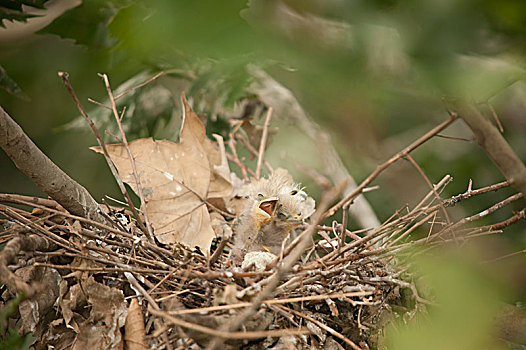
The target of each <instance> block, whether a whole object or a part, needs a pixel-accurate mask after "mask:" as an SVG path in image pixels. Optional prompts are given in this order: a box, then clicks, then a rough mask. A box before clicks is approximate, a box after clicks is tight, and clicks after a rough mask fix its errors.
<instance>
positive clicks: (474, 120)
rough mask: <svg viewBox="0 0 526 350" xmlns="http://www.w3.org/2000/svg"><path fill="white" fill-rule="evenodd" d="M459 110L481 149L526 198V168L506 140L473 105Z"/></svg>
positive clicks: (462, 106) (461, 107)
mask: <svg viewBox="0 0 526 350" xmlns="http://www.w3.org/2000/svg"><path fill="white" fill-rule="evenodd" d="M457 108H458V113H459V115H460V117H461V118H462V119H463V120H464V122H466V124H467V125H468V126H469V128H470V129H471V131H473V134H474V135H475V139H476V140H477V142H478V144H479V145H480V147H482V149H483V150H484V151H485V152H486V153H487V154H488V156H489V157H490V158H491V160H492V161H493V162H494V163H495V164H496V165H497V167H498V168H499V170H500V171H501V173H502V174H503V175H504V177H505V178H506V179H507V180H508V181H510V183H511V185H512V186H513V187H515V188H516V189H517V190H518V191H520V192H522V194H523V195H524V196H525V197H526V166H524V164H523V163H522V161H521V160H520V159H519V157H518V156H517V154H516V153H515V152H514V151H513V149H512V148H511V147H510V145H509V144H508V142H507V141H506V139H504V137H503V136H502V134H501V133H500V132H499V130H497V128H496V127H495V126H494V125H493V124H491V122H490V121H489V120H488V119H487V118H485V117H484V116H482V115H481V114H480V113H479V111H478V110H477V109H476V108H475V107H474V106H473V105H470V104H464V105H460V106H457Z"/></svg>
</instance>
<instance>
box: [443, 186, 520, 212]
mask: <svg viewBox="0 0 526 350" xmlns="http://www.w3.org/2000/svg"><path fill="white" fill-rule="evenodd" d="M469 184H470V185H468V189H467V190H466V192H464V193H461V194H459V195H456V196H453V197H451V198H448V199H445V200H444V205H445V206H446V207H452V206H454V205H455V204H457V203H458V202H460V201H462V200H464V199H468V198H470V197H472V196H476V195H479V194H483V193H486V192H491V191H497V190H499V189H501V188H504V187H508V186H509V185H510V182H509V181H503V182H499V183H496V184H494V185H490V186H486V187H482V188H479V189H478V190H473V189H472V188H471V184H472V182H471V180H470V182H469Z"/></svg>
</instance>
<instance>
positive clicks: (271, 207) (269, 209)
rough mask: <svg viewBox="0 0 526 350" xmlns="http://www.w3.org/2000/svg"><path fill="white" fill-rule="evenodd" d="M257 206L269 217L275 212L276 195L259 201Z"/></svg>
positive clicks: (276, 204)
mask: <svg viewBox="0 0 526 350" xmlns="http://www.w3.org/2000/svg"><path fill="white" fill-rule="evenodd" d="M258 207H259V209H261V210H262V211H263V212H264V213H265V214H266V215H267V216H268V217H269V218H271V217H272V216H273V215H274V213H275V212H276V208H277V207H278V198H277V197H270V198H265V199H263V200H262V201H261V202H259V206H258Z"/></svg>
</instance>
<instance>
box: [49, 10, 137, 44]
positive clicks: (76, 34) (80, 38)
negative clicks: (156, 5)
mask: <svg viewBox="0 0 526 350" xmlns="http://www.w3.org/2000/svg"><path fill="white" fill-rule="evenodd" d="M132 2H133V0H83V1H82V4H81V5H79V6H77V7H75V8H72V9H70V10H68V11H66V12H65V13H64V14H62V15H61V16H59V17H58V18H57V19H55V20H54V21H53V22H52V23H51V24H49V25H48V26H47V27H45V28H44V29H42V30H40V31H39V33H41V34H54V35H58V36H59V37H61V38H65V39H66V38H67V39H73V40H74V41H75V42H76V43H77V44H80V45H85V46H87V47H89V48H92V49H96V48H98V49H101V48H103V49H109V48H112V47H113V46H115V45H116V44H117V42H118V40H117V38H115V37H112V36H111V35H110V33H109V31H108V28H107V25H108V24H109V23H110V22H111V20H112V19H113V17H114V16H115V15H116V14H117V13H118V12H119V11H120V10H121V9H123V8H125V7H126V6H128V5H129V4H131V3H132Z"/></svg>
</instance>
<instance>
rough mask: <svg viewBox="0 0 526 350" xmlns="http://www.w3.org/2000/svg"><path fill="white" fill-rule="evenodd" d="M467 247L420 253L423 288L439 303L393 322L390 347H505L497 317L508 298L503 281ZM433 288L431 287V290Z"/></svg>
mask: <svg viewBox="0 0 526 350" xmlns="http://www.w3.org/2000/svg"><path fill="white" fill-rule="evenodd" d="M477 261H478V259H477V258H475V257H472V256H470V254H469V253H468V252H451V251H450V252H441V253H436V254H435V255H433V256H431V255H427V256H425V257H419V258H416V259H415V260H414V261H413V262H412V265H413V266H414V267H415V268H417V269H418V272H417V274H419V275H420V276H421V277H420V278H419V279H418V284H417V285H418V287H419V290H421V291H422V290H426V289H428V291H427V294H428V295H426V297H427V298H430V297H434V298H433V299H434V301H435V302H436V305H434V306H428V312H427V313H425V314H424V313H419V314H417V316H416V317H414V318H413V319H412V320H410V321H409V322H407V323H406V324H403V323H401V322H399V323H398V324H397V325H396V326H388V329H387V345H388V349H390V350H396V349H404V350H410V349H430V350H432V349H437V350H438V349H458V350H470V349H473V350H476V349H500V348H502V347H501V346H500V345H499V343H498V342H497V340H496V338H495V334H496V333H495V332H496V328H495V319H496V316H497V315H498V314H499V311H500V307H501V304H500V301H499V300H503V299H504V298H505V297H506V294H507V293H506V292H505V291H506V286H504V285H503V284H502V281H496V280H494V279H492V278H490V277H489V276H488V275H487V274H486V273H485V272H484V271H483V270H482V268H481V266H480V265H479V264H478V263H477ZM429 288H430V289H429Z"/></svg>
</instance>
